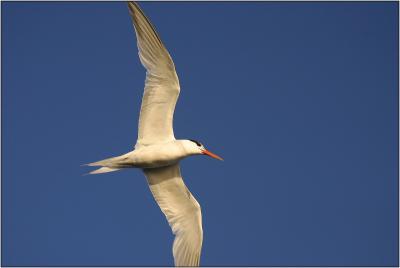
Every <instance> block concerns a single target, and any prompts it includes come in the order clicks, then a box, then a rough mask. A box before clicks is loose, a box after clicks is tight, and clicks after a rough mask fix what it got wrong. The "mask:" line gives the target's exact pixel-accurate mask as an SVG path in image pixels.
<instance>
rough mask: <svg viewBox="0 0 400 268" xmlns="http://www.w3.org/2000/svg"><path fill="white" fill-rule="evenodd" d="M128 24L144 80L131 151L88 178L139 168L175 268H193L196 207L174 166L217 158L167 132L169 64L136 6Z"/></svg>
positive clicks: (199, 235) (173, 95)
mask: <svg viewBox="0 0 400 268" xmlns="http://www.w3.org/2000/svg"><path fill="white" fill-rule="evenodd" d="M128 7H129V11H130V15H131V17H132V21H133V24H134V28H135V32H136V39H137V46H138V49H139V58H140V61H141V62H142V64H143V66H144V67H145V69H146V71H147V73H146V81H145V88H144V95H143V99H142V107H141V110H140V117H139V129H138V140H137V143H136V145H135V149H134V150H133V151H131V152H129V153H126V154H124V155H121V156H117V157H113V158H108V159H105V160H101V161H98V162H94V163H91V164H88V165H89V166H100V168H99V169H97V170H94V171H92V172H90V174H98V173H106V172H112V171H116V170H119V169H122V168H141V169H142V170H143V171H144V174H145V175H146V178H147V181H148V184H149V186H150V190H151V192H152V194H153V196H154V198H155V200H156V201H157V203H158V205H159V206H160V208H161V210H162V212H163V213H164V214H165V216H166V218H167V220H168V222H169V225H170V226H171V228H172V232H173V233H174V234H175V240H174V244H173V250H172V251H173V256H174V261H175V266H199V265H200V254H201V247H202V242H203V229H202V218H201V208H200V205H199V203H198V202H197V200H196V199H195V198H194V197H193V195H192V194H191V193H190V191H189V190H188V188H187V187H186V185H185V183H184V182H183V180H182V176H181V173H180V169H179V161H180V160H181V159H183V158H185V157H187V156H191V155H208V156H211V157H213V158H216V159H219V160H222V158H221V157H219V156H217V155H215V154H213V153H211V152H210V151H208V150H206V149H205V148H204V146H203V145H202V144H200V143H199V142H198V141H195V140H176V139H175V136H174V131H173V128H172V120H173V114H174V109H175V104H176V101H177V99H178V96H179V92H180V86H179V80H178V76H177V74H176V71H175V65H174V63H173V61H172V59H171V56H170V55H169V53H168V51H167V49H166V48H165V46H164V45H163V43H162V41H161V39H160V37H159V36H158V34H157V32H156V31H155V29H154V27H153V26H152V25H151V23H150V21H149V19H148V18H147V17H146V16H145V15H144V13H143V11H142V10H141V9H140V7H139V6H138V4H137V3H135V2H128Z"/></svg>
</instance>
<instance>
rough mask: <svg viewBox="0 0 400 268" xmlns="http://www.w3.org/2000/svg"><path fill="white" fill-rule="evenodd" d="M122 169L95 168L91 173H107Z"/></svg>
mask: <svg viewBox="0 0 400 268" xmlns="http://www.w3.org/2000/svg"><path fill="white" fill-rule="evenodd" d="M117 170H120V168H109V167H101V168H99V169H96V170H93V171H92V172H90V173H89V174H100V173H107V172H113V171H117Z"/></svg>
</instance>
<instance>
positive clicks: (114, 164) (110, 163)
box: [84, 153, 131, 174]
mask: <svg viewBox="0 0 400 268" xmlns="http://www.w3.org/2000/svg"><path fill="white" fill-rule="evenodd" d="M128 155H129V153H127V154H124V155H120V156H116V157H111V158H107V159H103V160H100V161H97V162H93V163H89V164H86V165H84V166H90V167H100V168H98V169H96V170H93V171H92V172H90V173H89V174H100V173H107V172H113V171H116V170H119V169H121V168H125V167H131V165H130V164H129V162H130V160H129V158H128Z"/></svg>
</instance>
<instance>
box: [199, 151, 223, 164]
mask: <svg viewBox="0 0 400 268" xmlns="http://www.w3.org/2000/svg"><path fill="white" fill-rule="evenodd" d="M203 154H206V155H208V156H211V157H212V158H215V159H218V160H221V161H224V159H222V158H221V157H219V156H218V155H216V154H213V153H212V152H210V151H208V150H206V149H204V150H203Z"/></svg>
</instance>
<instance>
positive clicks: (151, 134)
mask: <svg viewBox="0 0 400 268" xmlns="http://www.w3.org/2000/svg"><path fill="white" fill-rule="evenodd" d="M128 7H129V11H130V14H131V17H132V21H133V24H134V27H135V32H136V38H137V46H138V49H139V58H140V61H141V62H142V64H143V66H144V67H145V68H146V71H147V72H146V82H145V88H144V94H143V99H142V107H141V110H140V117H139V130H138V140H137V143H136V146H142V145H149V144H153V143H159V142H167V141H171V140H174V139H175V137H174V131H173V127H172V121H173V116H174V110H175V104H176V101H177V99H178V96H179V91H180V87H179V80H178V76H177V74H176V72H175V65H174V62H173V61H172V59H171V56H170V55H169V53H168V51H167V49H166V48H165V46H164V45H163V43H162V42H161V39H160V37H159V36H158V34H157V32H156V31H155V29H154V27H153V26H152V25H151V23H150V21H149V20H148V19H147V18H146V16H145V15H144V13H143V11H142V10H141V9H140V7H139V6H138V4H137V3H135V2H128Z"/></svg>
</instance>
